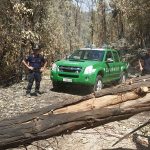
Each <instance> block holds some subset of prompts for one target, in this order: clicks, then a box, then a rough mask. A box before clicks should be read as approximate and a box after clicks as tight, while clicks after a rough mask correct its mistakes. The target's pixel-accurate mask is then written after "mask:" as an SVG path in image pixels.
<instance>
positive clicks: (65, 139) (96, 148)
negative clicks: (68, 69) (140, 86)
mask: <svg viewBox="0 0 150 150" xmlns="http://www.w3.org/2000/svg"><path fill="white" fill-rule="evenodd" d="M26 85H27V82H26V81H22V82H21V83H18V84H14V85H12V86H10V87H7V88H0V120H3V119H5V118H9V117H12V116H16V115H19V114H22V113H24V112H29V111H32V110H35V109H38V108H42V107H45V106H49V105H51V104H54V103H59V102H62V101H65V100H67V99H68V98H70V99H71V98H74V97H81V96H83V95H85V94H86V92H83V91H84V89H83V88H81V89H63V90H61V91H53V89H52V85H51V81H50V79H49V74H45V75H44V76H43V80H42V83H41V91H43V92H44V93H43V94H42V95H41V96H38V97H36V96H32V97H31V98H28V97H26V96H25V95H24V94H25V88H26ZM33 89H34V87H33ZM149 115H150V112H143V113H140V114H137V115H135V116H133V117H131V118H129V119H127V120H122V121H116V122H112V123H108V124H105V125H103V126H99V127H96V128H92V129H88V130H78V131H74V132H73V133H72V134H68V135H62V136H58V137H54V138H49V139H45V140H41V141H35V142H33V143H32V144H31V145H29V146H27V147H23V146H20V147H18V148H13V149H9V150H70V149H72V150H137V149H138V150H150V144H149V143H148V142H149V141H150V131H149V127H148V126H147V127H145V128H143V129H141V130H140V131H138V132H136V134H134V135H131V136H130V137H129V138H127V139H124V140H123V141H122V142H120V143H118V144H117V145H116V146H114V147H112V145H113V144H114V143H115V142H116V141H117V140H118V139H119V138H120V137H122V136H123V135H125V134H127V133H129V132H130V131H132V130H134V129H135V128H136V127H138V126H139V125H141V124H142V123H144V122H146V121H147V120H148V119H149ZM139 137H142V138H143V139H144V143H142V144H141V143H139V142H138V141H139V140H138V139H139ZM143 139H142V141H143Z"/></svg>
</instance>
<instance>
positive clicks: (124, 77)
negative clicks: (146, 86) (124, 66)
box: [119, 72, 127, 84]
mask: <svg viewBox="0 0 150 150" xmlns="http://www.w3.org/2000/svg"><path fill="white" fill-rule="evenodd" d="M126 80H127V73H126V72H122V73H121V75H120V80H119V84H122V83H125V82H126Z"/></svg>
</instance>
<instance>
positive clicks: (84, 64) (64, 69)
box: [50, 48, 128, 92]
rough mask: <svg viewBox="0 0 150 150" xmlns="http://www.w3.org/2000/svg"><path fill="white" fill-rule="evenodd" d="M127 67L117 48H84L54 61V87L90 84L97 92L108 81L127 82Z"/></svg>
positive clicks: (52, 77)
mask: <svg viewBox="0 0 150 150" xmlns="http://www.w3.org/2000/svg"><path fill="white" fill-rule="evenodd" d="M127 69H128V63H127V62H122V61H121V59H120V57H119V55H118V52H117V51H116V50H113V49H106V48H82V49H78V50H76V51H74V52H73V54H71V55H70V56H69V57H68V58H66V59H63V60H59V61H56V62H55V63H53V65H52V68H51V76H50V77H51V80H52V84H53V87H54V88H61V86H63V85H64V84H66V83H71V84H80V85H85V86H89V87H90V88H91V89H92V91H94V92H95V91H99V90H101V89H102V88H103V86H104V85H105V84H107V83H111V82H116V83H117V82H118V83H122V82H125V80H126V77H127Z"/></svg>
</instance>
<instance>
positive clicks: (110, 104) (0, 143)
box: [0, 76, 150, 149]
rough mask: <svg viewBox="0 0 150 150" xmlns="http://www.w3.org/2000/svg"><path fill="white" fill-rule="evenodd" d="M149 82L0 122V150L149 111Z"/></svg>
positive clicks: (122, 87) (67, 102) (135, 82)
mask: <svg viewBox="0 0 150 150" xmlns="http://www.w3.org/2000/svg"><path fill="white" fill-rule="evenodd" d="M138 80H139V82H138ZM145 80H146V82H145ZM149 82H150V76H145V78H143V77H141V78H136V79H133V80H132V81H130V82H128V84H127V85H125V84H124V85H120V86H117V87H114V88H111V89H109V88H108V89H104V90H102V91H101V92H97V93H95V95H94V94H91V95H87V96H85V97H82V98H81V99H73V100H66V101H65V102H64V103H61V104H60V103H59V104H55V105H51V106H49V107H46V108H42V109H39V110H36V111H34V112H29V113H26V114H22V115H21V116H17V117H14V118H10V119H6V120H2V121H0V131H1V132H0V149H5V148H10V147H17V146H19V145H21V144H23V145H26V144H30V143H31V142H33V141H35V140H40V139H45V138H48V137H53V136H57V135H61V134H67V133H71V132H72V131H74V130H77V129H81V128H84V129H86V128H92V127H96V126H100V125H103V124H105V123H109V122H112V121H118V120H122V119H127V118H129V117H131V116H133V115H135V114H137V113H140V112H143V111H150V98H149V96H150V94H147V92H148V87H150V83H149ZM129 84H130V85H129ZM143 86H144V87H143ZM117 91H118V93H119V94H118V93H117ZM114 94H115V95H114ZM146 94H147V95H146Z"/></svg>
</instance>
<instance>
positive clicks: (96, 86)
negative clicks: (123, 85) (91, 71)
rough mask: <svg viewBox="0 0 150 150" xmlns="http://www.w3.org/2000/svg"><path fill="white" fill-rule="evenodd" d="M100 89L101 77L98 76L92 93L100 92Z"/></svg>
mask: <svg viewBox="0 0 150 150" xmlns="http://www.w3.org/2000/svg"><path fill="white" fill-rule="evenodd" d="M102 88H103V82H102V77H101V76H100V75H98V76H97V78H96V82H95V85H94V89H93V91H94V92H97V91H100V90H102Z"/></svg>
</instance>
